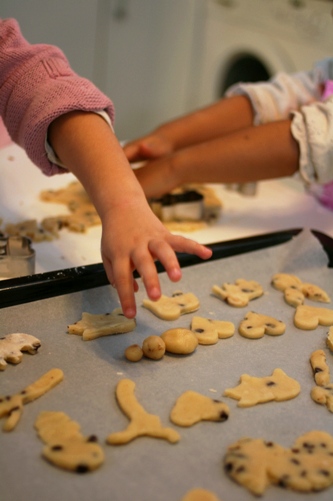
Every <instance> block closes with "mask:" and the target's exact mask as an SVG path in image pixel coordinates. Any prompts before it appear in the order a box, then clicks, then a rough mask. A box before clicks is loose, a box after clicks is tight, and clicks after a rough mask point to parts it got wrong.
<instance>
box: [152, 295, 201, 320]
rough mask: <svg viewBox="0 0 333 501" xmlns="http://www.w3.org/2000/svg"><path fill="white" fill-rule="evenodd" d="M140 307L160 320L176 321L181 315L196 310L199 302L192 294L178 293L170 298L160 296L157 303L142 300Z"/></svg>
mask: <svg viewBox="0 0 333 501" xmlns="http://www.w3.org/2000/svg"><path fill="white" fill-rule="evenodd" d="M142 305H143V307H144V308H147V310H149V311H151V312H152V313H154V315H156V316H157V317H158V318H161V319H162V320H177V319H178V318H179V317H180V316H181V315H185V314H186V313H192V312H193V311H196V310H198V309H199V306H200V302H199V299H198V298H197V297H196V296H195V295H194V294H192V292H187V293H186V294H183V292H180V291H179V292H175V293H174V294H173V295H172V297H169V296H164V295H163V294H162V296H161V297H160V299H159V300H158V301H151V300H150V299H144V300H143V303H142Z"/></svg>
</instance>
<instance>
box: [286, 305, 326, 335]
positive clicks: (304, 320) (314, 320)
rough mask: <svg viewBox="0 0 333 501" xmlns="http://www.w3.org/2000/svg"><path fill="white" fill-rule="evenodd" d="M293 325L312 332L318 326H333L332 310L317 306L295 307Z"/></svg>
mask: <svg viewBox="0 0 333 501" xmlns="http://www.w3.org/2000/svg"><path fill="white" fill-rule="evenodd" d="M294 324H295V326H296V327H297V328H298V329H302V330H314V329H316V328H317V327H318V325H327V326H329V325H333V310H330V309H328V308H320V307H318V306H308V305H300V306H297V308H296V311H295V315H294Z"/></svg>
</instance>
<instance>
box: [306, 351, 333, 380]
mask: <svg viewBox="0 0 333 501" xmlns="http://www.w3.org/2000/svg"><path fill="white" fill-rule="evenodd" d="M310 364H311V367H312V370H313V375H314V380H315V382H316V384H317V385H318V386H326V385H327V384H329V382H330V369H329V367H328V365H327V363H326V355H325V352H324V350H316V351H314V352H313V353H312V354H311V357H310Z"/></svg>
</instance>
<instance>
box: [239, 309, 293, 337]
mask: <svg viewBox="0 0 333 501" xmlns="http://www.w3.org/2000/svg"><path fill="white" fill-rule="evenodd" d="M285 330H286V325H285V324H284V323H283V322H282V321H281V320H277V319H276V318H273V317H270V316H268V315H262V314H259V313H255V312H253V311H249V312H248V313H247V314H246V316H245V317H244V320H242V322H241V323H240V325H239V328H238V332H239V333H240V334H241V335H242V336H243V337H247V338H249V339H259V338H261V337H263V336H264V334H269V335H270V336H281V334H284V332H285Z"/></svg>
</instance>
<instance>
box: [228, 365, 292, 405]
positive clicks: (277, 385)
mask: <svg viewBox="0 0 333 501" xmlns="http://www.w3.org/2000/svg"><path fill="white" fill-rule="evenodd" d="M300 391H301V387H300V384H299V383H298V381H296V380H295V379H293V378H291V377H289V376H287V374H286V373H285V372H284V371H283V370H282V369H274V371H273V374H272V375H271V376H266V377H261V378H260V377H254V376H249V375H248V374H243V375H242V376H241V378H240V384H239V385H238V386H235V388H227V389H226V390H225V391H224V393H223V394H224V395H225V396H226V397H231V398H234V399H235V400H239V402H238V407H251V406H253V405H257V404H261V403H265V402H271V401H276V402H281V401H282V400H290V399H292V398H295V397H297V395H298V394H299V393H300Z"/></svg>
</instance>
